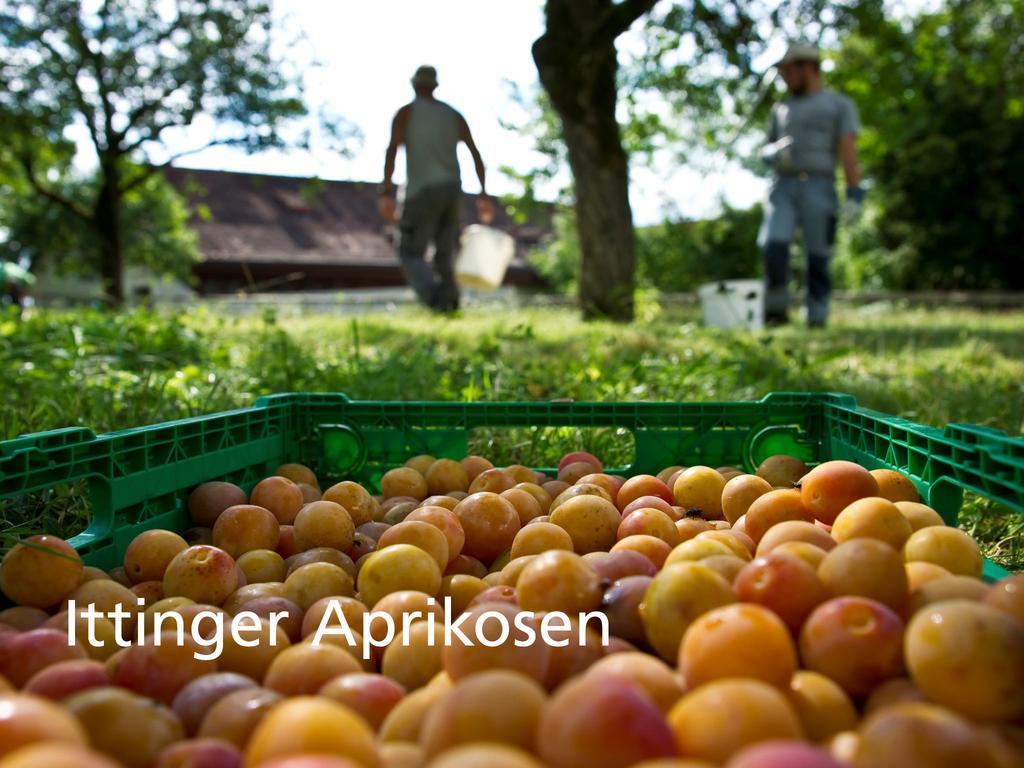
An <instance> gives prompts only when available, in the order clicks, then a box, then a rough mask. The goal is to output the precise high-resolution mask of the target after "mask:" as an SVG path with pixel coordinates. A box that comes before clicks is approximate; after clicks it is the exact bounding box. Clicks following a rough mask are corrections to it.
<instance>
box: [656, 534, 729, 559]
mask: <svg viewBox="0 0 1024 768" xmlns="http://www.w3.org/2000/svg"><path fill="white" fill-rule="evenodd" d="M715 555H731V556H734V557H735V555H736V553H735V552H733V550H732V548H731V547H730V546H729V545H728V544H724V543H722V542H721V541H715V540H714V539H696V538H694V539H689V540H688V541H684V542H683V543H682V544H680V545H679V546H678V547H674V548H673V549H672V551H671V552H670V553H669V556H668V557H667V558H666V559H665V565H676V564H677V563H686V562H697V561H699V560H703V559H704V558H706V557H714V556H715Z"/></svg>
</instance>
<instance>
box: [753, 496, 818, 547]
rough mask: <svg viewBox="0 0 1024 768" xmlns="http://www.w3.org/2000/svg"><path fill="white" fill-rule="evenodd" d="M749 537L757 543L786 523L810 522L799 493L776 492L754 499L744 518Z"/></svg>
mask: <svg viewBox="0 0 1024 768" xmlns="http://www.w3.org/2000/svg"><path fill="white" fill-rule="evenodd" d="M744 520H745V525H744V528H745V530H746V533H747V535H748V536H749V537H750V538H751V539H753V540H754V542H756V543H760V541H761V538H762V537H763V536H764V535H765V533H767V532H768V530H769V529H771V528H772V527H773V526H776V525H778V524H780V523H784V522H786V521H794V520H798V521H804V522H810V521H811V516H810V515H809V514H808V512H807V510H806V509H805V508H804V503H803V499H802V497H801V495H800V492H799V491H795V490H774V491H769V492H768V493H765V494H764V495H762V496H759V497H758V498H756V499H754V501H753V503H751V505H750V508H749V509H748V510H747V513H746V515H745V516H744Z"/></svg>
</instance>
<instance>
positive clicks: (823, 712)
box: [786, 669, 885, 742]
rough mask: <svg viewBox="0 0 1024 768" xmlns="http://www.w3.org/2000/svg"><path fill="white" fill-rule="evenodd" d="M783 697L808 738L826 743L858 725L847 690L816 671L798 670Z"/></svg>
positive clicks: (855, 711) (854, 708) (855, 709)
mask: <svg viewBox="0 0 1024 768" xmlns="http://www.w3.org/2000/svg"><path fill="white" fill-rule="evenodd" d="M883 685H885V683H883ZM786 696H787V698H788V699H789V703H790V704H792V705H793V709H794V710H796V714H797V716H798V717H799V718H800V724H801V725H802V726H803V729H804V733H805V734H806V735H807V738H808V739H810V740H811V741H817V742H826V741H828V740H829V739H831V738H832V737H833V736H835V735H836V734H839V733H842V732H843V731H849V730H853V729H854V728H856V727H857V719H858V715H857V708H856V707H854V706H853V702H852V701H850V697H849V696H848V695H847V693H846V691H844V690H843V689H842V688H841V687H840V686H839V684H838V683H836V682H835V681H834V680H832V679H831V678H828V677H825V675H822V674H820V673H819V672H812V671H810V670H806V669H800V670H797V671H796V673H795V674H794V675H793V678H792V679H791V680H790V681H789V690H788V691H787V692H786Z"/></svg>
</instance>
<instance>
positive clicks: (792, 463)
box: [756, 453, 807, 488]
mask: <svg viewBox="0 0 1024 768" xmlns="http://www.w3.org/2000/svg"><path fill="white" fill-rule="evenodd" d="M756 474H757V476H758V477H760V478H761V479H762V480H764V481H765V482H767V483H768V484H769V485H770V486H771V487H772V488H792V487H793V486H794V485H796V484H797V483H798V482H800V480H801V478H803V476H804V475H806V474H807V465H806V464H804V463H803V461H801V460H800V459H798V458H797V457H796V456H787V455H785V454H783V453H780V454H777V455H775V456H769V457H768V458H767V459H765V460H764V461H762V462H761V463H760V464H759V465H758V467H757V472H756Z"/></svg>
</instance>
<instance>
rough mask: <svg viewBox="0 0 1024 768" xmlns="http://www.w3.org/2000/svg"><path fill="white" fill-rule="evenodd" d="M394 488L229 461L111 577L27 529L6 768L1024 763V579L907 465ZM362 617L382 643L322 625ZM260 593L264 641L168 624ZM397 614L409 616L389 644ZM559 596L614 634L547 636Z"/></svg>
mask: <svg viewBox="0 0 1024 768" xmlns="http://www.w3.org/2000/svg"><path fill="white" fill-rule="evenodd" d="M379 488H380V493H379V494H376V495H374V494H372V493H371V492H370V491H369V490H367V489H366V488H364V487H363V486H361V485H359V484H357V483H355V482H351V481H344V482H340V483H337V484H335V485H331V486H330V487H322V486H321V484H320V482H319V479H318V478H317V477H316V475H315V474H314V473H313V472H312V471H311V470H310V469H309V468H307V467H305V466H302V465H299V464H287V465H284V466H281V467H278V468H277V469H276V470H275V472H274V474H273V475H272V476H270V477H267V478H266V479H264V480H263V481H262V482H260V483H258V484H257V485H256V486H255V487H253V488H252V489H249V491H248V492H246V491H245V490H243V489H242V488H239V487H238V486H236V485H233V484H231V483H227V482H219V481H218V482H208V483H204V484H202V485H200V486H199V487H197V488H195V489H194V490H192V492H191V495H190V496H189V497H188V500H187V504H188V510H189V513H190V515H191V518H192V521H193V523H194V525H195V527H194V528H192V529H189V530H188V531H185V532H182V533H176V532H172V531H166V530H148V531H145V532H144V533H141V534H139V535H138V536H137V537H136V538H135V539H134V540H133V541H131V542H130V544H128V546H127V548H126V550H125V554H124V562H123V565H122V566H121V567H118V568H115V569H113V570H112V571H110V572H109V573H108V572H105V571H102V570H100V569H97V568H94V567H88V566H84V565H83V562H82V560H81V559H80V557H79V555H78V553H77V552H76V551H75V550H74V549H73V548H72V547H71V546H69V545H68V544H67V543H66V542H64V541H62V540H60V539H57V538H54V537H51V536H34V537H32V538H30V539H28V540H26V541H23V542H21V543H19V544H17V545H15V546H14V547H12V548H11V549H10V550H9V551H8V552H7V553H6V555H5V556H4V558H3V562H2V565H0V589H2V591H3V593H4V595H5V596H6V599H7V601H8V603H9V604H13V605H14V607H10V608H7V609H5V610H3V611H2V612H0V768H113V767H115V766H125V767H126V768H239V767H240V766H245V767H246V768H360V767H361V768H419V767H421V766H429V768H538V767H540V766H548V767H549V768H620V767H622V768H625V767H626V766H636V767H637V768H701V767H704V768H706V767H708V766H725V767H726V768H835V767H836V766H853V767H854V768H888V766H898V767H899V768H919V767H921V768H924V767H927V766H956V768H1020V767H1021V766H1024V576H1021V575H1015V576H1010V577H1008V578H1005V579H1003V580H1002V581H999V582H996V583H994V584H988V583H986V582H985V581H983V580H982V578H981V576H982V566H983V557H982V554H981V552H980V550H979V548H978V545H977V544H976V542H975V541H974V540H973V539H972V538H971V537H970V536H969V535H968V534H967V533H965V532H964V531H962V530H960V529H958V528H955V527H950V526H947V525H946V524H945V523H944V521H943V519H942V517H940V515H939V514H937V513H936V512H935V511H934V510H933V509H931V508H930V507H928V506H926V505H925V504H923V503H922V502H921V497H920V495H919V492H918V488H917V486H916V485H915V484H914V483H913V482H912V481H911V480H910V479H909V478H908V477H907V476H904V475H902V474H900V473H898V472H894V471H890V470H874V471H868V470H867V469H865V468H863V467H861V466H860V465H858V464H855V463H851V462H847V461H828V462H824V463H822V464H819V465H817V466H815V467H813V468H809V467H807V466H806V465H805V464H804V463H803V462H802V461H801V460H799V459H796V458H794V457H790V456H773V457H770V458H768V459H766V460H765V461H764V462H763V463H762V464H761V465H760V466H759V467H757V470H756V473H754V474H747V473H744V472H742V471H741V470H739V469H735V468H732V467H719V468H712V467H706V466H690V467H683V466H672V467H667V468H665V469H664V470H662V471H661V472H659V473H658V475H657V476H654V475H636V476H632V477H628V478H627V477H621V476H619V475H616V474H611V473H607V472H605V471H604V467H603V466H602V463H601V461H600V460H599V459H598V458H597V457H595V456H593V455H591V454H589V453H586V452H576V453H572V454H569V455H566V456H565V457H563V459H562V460H561V462H560V463H559V465H558V471H557V478H552V477H549V476H546V475H543V474H540V473H538V472H536V471H534V470H532V469H530V468H527V467H524V466H509V467H504V468H496V467H494V466H493V465H492V463H491V462H490V461H488V460H487V459H485V458H482V457H480V456H468V457H466V458H464V459H462V460H461V461H456V460H453V459H448V458H434V457H432V456H416V457H414V458H412V459H410V460H409V461H408V462H406V464H405V465H404V466H401V467H396V468H393V469H391V470H390V471H388V472H386V473H385V474H384V475H383V477H381V478H380V481H379ZM431 598H433V599H431ZM446 598H447V602H446V600H445V599H446ZM72 602H73V603H74V606H75V615H71V616H69V615H68V608H69V606H70V605H71V604H72ZM445 605H447V606H448V608H449V610H450V613H451V614H452V616H459V617H464V618H465V620H464V622H463V625H462V626H463V628H464V630H465V632H466V633H467V634H468V635H469V636H470V638H471V639H480V638H482V637H483V636H484V629H485V625H486V623H487V620H488V618H490V619H494V618H495V617H499V618H501V617H504V618H506V619H508V620H509V623H510V625H513V626H517V627H518V629H517V630H516V631H513V632H512V633H510V634H509V635H508V636H507V637H505V638H503V639H502V640H501V641H500V642H492V643H482V642H471V643H465V642H461V641H456V642H453V643H451V644H449V645H445V644H444V643H443V642H441V638H439V637H436V636H434V633H433V632H431V631H430V629H429V628H428V627H429V626H430V622H428V620H427V619H428V618H433V619H439V618H443V617H444V613H443V611H444V606H445ZM88 606H92V607H94V608H95V609H96V610H98V611H101V612H103V613H104V614H108V613H110V612H113V611H118V610H120V611H123V612H125V614H126V618H125V620H124V621H123V622H119V623H120V624H121V632H122V635H123V636H122V637H121V638H119V637H117V626H116V624H115V622H114V621H113V620H111V619H109V618H100V619H96V620H94V621H91V622H90V621H87V620H86V616H85V615H84V614H83V613H82V611H84V609H85V608H86V607H88ZM332 606H333V607H332ZM332 610H336V611H340V615H341V616H343V617H344V619H345V621H346V623H347V624H348V625H349V626H350V627H351V628H352V629H353V630H354V631H355V635H354V636H352V637H345V636H343V635H331V636H330V637H329V638H327V640H326V641H324V642H321V643H314V642H313V638H314V637H315V636H316V635H317V629H318V628H319V627H321V626H322V625H323V624H324V623H325V621H326V620H325V616H328V617H329V616H330V613H329V612H330V611H332ZM243 611H247V612H251V613H252V614H255V619H254V621H255V624H254V625H253V632H252V633H251V635H250V636H251V637H254V638H255V639H254V640H252V641H250V642H245V643H243V642H239V641H237V640H235V639H233V638H232V637H230V636H226V637H224V642H223V649H222V652H221V653H220V654H219V655H218V656H217V658H202V655H201V654H199V653H197V651H199V650H201V648H200V645H201V644H200V643H199V642H198V641H197V639H196V638H192V639H188V638H186V639H185V640H184V641H183V642H178V641H176V640H175V638H174V637H173V636H171V635H170V634H167V635H165V634H160V635H152V634H146V633H145V631H144V630H145V627H146V626H148V624H147V621H148V619H150V618H151V617H153V616H155V615H157V614H158V613H163V614H168V613H178V614H180V615H181V617H182V618H183V619H184V620H191V619H194V618H195V617H197V616H199V615H201V614H204V612H206V613H207V614H208V613H211V612H212V614H213V615H214V616H220V615H223V616H225V617H233V616H237V615H238V614H240V613H242V612H243ZM371 611H372V612H374V613H382V614H387V615H389V616H391V617H393V618H395V620H396V624H397V626H399V627H400V629H399V631H398V633H397V634H396V636H395V638H394V640H392V641H391V642H390V643H389V644H387V646H386V647H380V648H374V649H373V653H371V654H369V655H368V656H364V654H363V642H362V641H363V638H362V637H361V636H359V631H360V630H361V628H362V627H363V623H362V620H363V617H364V616H366V615H367V613H368V612H371ZM414 611H415V612H419V615H420V618H418V619H417V620H416V621H410V622H405V623H404V625H403V622H401V621H400V619H401V617H403V616H408V615H410V614H412V612H414ZM556 612H557V613H561V614H565V616H566V617H568V618H567V619H566V621H567V628H568V629H569V630H573V629H576V630H580V631H579V632H578V635H579V637H580V638H582V642H575V641H574V642H569V643H567V644H559V645H549V644H546V643H544V642H535V643H532V644H521V643H517V642H516V640H517V639H518V638H519V637H520V635H521V632H520V631H519V630H522V629H523V628H525V627H534V628H536V627H539V626H540V625H541V624H542V623H543V622H545V620H546V617H551V616H552V615H554V614H556ZM585 615H590V616H594V615H597V616H600V617H603V620H604V621H605V622H606V626H607V629H608V634H607V637H604V636H602V632H601V630H600V628H599V625H600V622H598V623H597V624H591V623H587V624H585V625H584V626H583V627H582V628H581V626H580V624H579V621H580V619H577V618H572V617H580V616H585ZM271 616H277V617H278V620H275V621H271V620H270V617H271ZM448 618H451V616H449V617H448ZM518 620H522V621H525V622H527V624H519V625H516V624H515V622H516V621H518ZM137 626H138V627H142V629H143V631H141V632H138V633H136V632H134V631H133V630H134V629H135V628H136V627H137ZM72 628H73V629H74V630H75V638H76V639H75V642H69V632H70V631H71V629H72ZM90 631H91V635H92V636H89V635H90ZM210 631H213V629H212V625H211V629H210ZM140 634H141V635H142V637H141V638H139V636H138V635H140ZM492 634H493V633H492ZM200 639H205V636H204V637H203V638H200ZM119 640H120V641H121V642H120V643H119V642H118V641H119ZM122 645H124V646H126V647H122Z"/></svg>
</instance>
